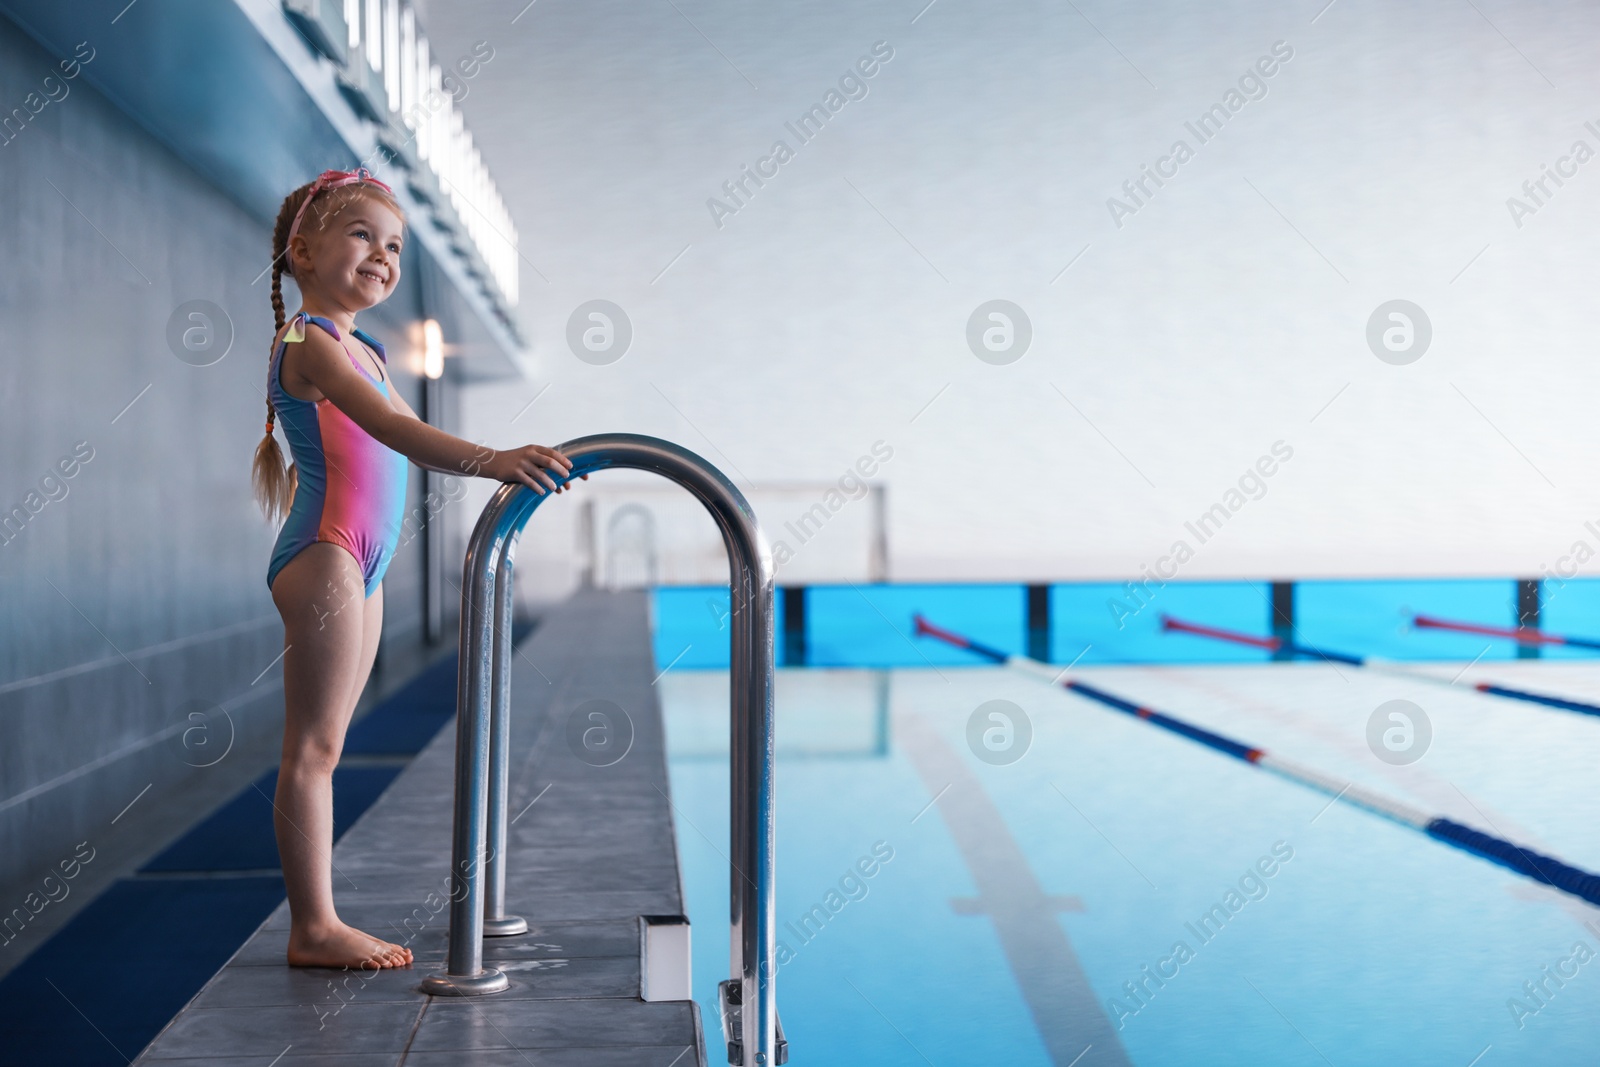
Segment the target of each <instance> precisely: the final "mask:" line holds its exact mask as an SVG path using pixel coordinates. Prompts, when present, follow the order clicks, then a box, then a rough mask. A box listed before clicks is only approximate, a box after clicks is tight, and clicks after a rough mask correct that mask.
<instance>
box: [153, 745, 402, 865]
mask: <svg viewBox="0 0 1600 1067" xmlns="http://www.w3.org/2000/svg"><path fill="white" fill-rule="evenodd" d="M400 771H401V768H400V767H340V768H339V769H337V770H335V771H334V772H333V839H334V840H335V841H337V840H338V839H339V838H340V837H343V836H344V832H345V831H346V830H348V829H350V827H351V825H352V824H353V823H354V822H355V821H356V820H357V819H359V818H361V816H362V814H364V813H365V812H366V810H367V809H368V808H370V807H372V804H373V801H375V800H377V799H378V796H379V794H381V793H382V792H383V791H384V790H385V789H387V788H388V787H389V783H390V782H392V781H394V779H395V776H396V775H398V774H399V773H400ZM277 788H278V771H277V769H276V768H274V769H272V770H270V771H268V772H267V773H266V774H263V775H262V776H261V777H260V778H258V779H256V780H255V781H254V782H252V783H251V784H250V785H249V786H247V787H246V788H245V789H244V790H243V791H242V792H240V793H239V795H238V796H236V797H234V798H233V799H232V800H230V801H228V802H227V803H226V804H224V805H223V806H222V807H220V808H218V809H217V810H216V811H214V812H212V813H211V814H210V815H209V816H208V817H207V818H206V819H205V820H204V821H203V822H201V823H200V824H199V825H198V826H196V827H195V828H194V829H192V830H190V831H189V832H188V833H186V834H184V835H183V836H182V837H180V838H179V839H178V840H177V841H174V842H173V843H172V844H171V845H170V846H168V848H167V849H166V851H164V852H162V853H161V854H160V855H158V856H156V857H155V858H154V859H152V860H151V861H150V862H149V863H146V864H145V865H144V866H143V867H141V868H139V869H140V870H141V871H145V872H149V871H256V870H271V869H272V868H275V867H277V866H278V839H277V837H276V835H275V832H274V830H273V826H272V798H273V796H274V795H275V791H276V790H277Z"/></svg>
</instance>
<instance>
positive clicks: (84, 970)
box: [0, 620, 533, 1067]
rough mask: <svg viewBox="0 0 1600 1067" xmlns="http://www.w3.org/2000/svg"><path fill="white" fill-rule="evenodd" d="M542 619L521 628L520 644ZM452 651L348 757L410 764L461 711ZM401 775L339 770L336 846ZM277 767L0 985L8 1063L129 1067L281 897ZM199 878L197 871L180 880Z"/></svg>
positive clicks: (382, 712) (100, 900)
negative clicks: (457, 707) (149, 875)
mask: <svg viewBox="0 0 1600 1067" xmlns="http://www.w3.org/2000/svg"><path fill="white" fill-rule="evenodd" d="M532 629H533V624H532V623H530V622H528V621H525V620H519V621H518V624H517V626H516V627H515V629H514V631H513V633H514V637H515V640H517V641H521V640H522V639H523V638H524V637H526V636H527V634H528V633H530V632H531V631H532ZM455 703H456V656H455V655H454V654H447V655H445V656H443V657H442V658H441V659H439V660H438V661H437V662H435V663H433V664H431V665H429V666H428V667H426V668H425V669H424V670H422V671H421V672H420V673H419V674H418V675H417V676H416V677H415V678H413V679H411V680H410V681H409V682H407V683H406V684H405V685H404V686H402V687H401V688H400V689H399V690H397V691H396V692H395V693H394V694H392V695H391V696H389V697H388V698H387V699H385V700H384V701H383V702H382V703H380V704H379V705H378V706H377V707H375V708H373V709H372V711H370V712H369V713H367V714H366V715H364V716H363V717H362V718H361V719H360V720H359V721H358V722H356V723H353V724H352V725H351V728H350V730H349V732H348V735H347V737H346V740H345V748H344V752H345V754H347V755H362V756H373V755H387V756H411V755H415V754H416V753H418V752H420V751H421V750H422V749H423V747H424V746H426V745H427V744H428V742H430V741H431V740H433V738H434V737H435V736H436V735H437V734H438V732H439V730H440V729H442V728H443V727H444V726H446V725H447V724H448V723H450V722H451V720H452V719H454V717H455ZM402 769H403V767H402V766H399V765H396V766H387V767H360V766H356V767H341V768H339V769H338V770H336V771H334V780H333V808H334V839H335V840H338V838H339V837H341V836H342V835H343V834H344V832H345V831H346V830H348V829H349V828H350V827H351V825H353V824H354V823H355V821H356V820H357V819H359V818H360V817H361V815H362V814H363V813H364V812H365V811H366V810H367V809H368V808H369V807H371V806H372V804H373V802H374V801H376V800H377V799H378V797H379V795H380V794H382V792H383V790H384V789H386V788H387V787H388V786H389V784H390V783H391V782H392V781H393V780H394V778H395V777H396V776H397V775H398V774H399V773H400V771H401V770H402ZM277 780H278V772H277V769H276V768H274V769H273V770H271V771H268V772H267V773H266V774H264V775H262V776H261V777H260V778H258V779H257V780H256V781H255V782H253V783H252V784H251V785H250V786H248V787H247V788H245V789H243V790H241V791H240V792H239V793H238V794H237V795H236V796H234V797H233V798H232V799H230V800H229V801H227V802H226V803H225V804H223V805H222V806H221V807H219V808H218V809H217V810H215V811H213V812H212V813H211V814H210V815H209V816H207V817H206V818H205V819H204V820H202V821H201V822H200V823H199V824H198V825H196V826H194V827H193V828H192V829H190V830H189V832H188V833H186V834H184V835H183V837H181V838H179V839H178V840H177V841H175V842H174V843H173V844H172V845H170V846H168V848H167V849H166V850H164V851H163V852H161V853H160V854H159V855H157V856H156V857H155V858H154V859H152V860H150V862H148V863H147V864H145V866H144V867H143V868H141V873H165V872H179V875H180V876H178V877H173V876H170V875H167V876H163V877H159V878H142V877H138V876H134V877H130V878H123V879H120V880H118V881H116V882H114V883H112V885H111V887H110V888H109V889H107V890H106V891H105V892H104V893H102V894H101V895H100V896H99V897H97V898H96V899H95V900H94V901H92V902H91V903H89V904H88V905H86V906H85V907H84V908H83V910H82V911H80V912H79V913H78V914H77V915H75V916H73V918H72V920H71V922H69V923H68V924H67V925H66V926H65V927H63V928H62V929H61V930H60V931H58V932H57V933H56V934H55V936H53V937H52V938H51V939H50V940H49V941H47V942H45V944H43V945H42V946H40V947H39V948H38V949H37V950H36V951H35V952H34V953H33V954H32V955H30V956H29V957H28V958H27V959H26V960H24V961H23V962H22V964H21V965H20V966H18V967H17V968H16V969H15V970H13V971H12V972H11V973H10V974H9V975H7V976H6V977H5V978H4V979H3V980H0V1067H38V1065H39V1064H50V1065H51V1067H125V1065H126V1064H127V1062H128V1061H129V1060H130V1059H132V1058H133V1057H135V1056H137V1055H138V1054H139V1052H140V1051H141V1050H143V1048H144V1046H145V1045H147V1044H148V1043H149V1042H150V1039H151V1038H153V1037H154V1036H155V1035H156V1034H157V1033H159V1032H160V1030H161V1028H162V1027H163V1026H165V1025H166V1023H167V1020H168V1019H170V1018H172V1016H173V1015H175V1014H177V1012H178V1011H179V1010H180V1009H181V1008H182V1007H183V1006H184V1005H185V1004H186V1003H188V1002H189V999H190V998H191V997H193V996H194V995H195V993H197V992H199V990H200V987H201V986H203V985H205V983H206V981H207V980H209V979H210V978H211V976H212V975H213V974H215V973H216V972H217V971H218V970H219V969H220V968H221V967H222V965H223V964H224V963H226V962H227V960H228V957H229V956H231V955H232V954H233V953H234V952H235V951H236V950H237V949H238V948H239V946H240V945H242V944H243V943H244V942H245V940H246V939H247V938H248V937H249V936H250V934H251V933H252V932H254V931H255V929H256V927H258V926H259V925H260V924H261V922H262V920H264V919H265V918H266V917H267V916H268V915H269V914H271V912H272V909H273V908H275V907H277V906H278V904H279V903H280V902H281V901H282V900H283V878H282V876H281V875H278V874H272V875H260V876H251V875H242V876H236V877H224V878H217V877H206V876H205V874H206V873H207V872H227V871H267V870H273V871H275V870H276V869H277V868H278V847H277V840H276V838H275V836H274V833H273V826H272V802H271V798H272V796H273V793H274V790H275V789H276V787H277ZM189 872H192V873H194V874H195V875H196V876H195V877H182V876H181V875H182V874H183V873H189Z"/></svg>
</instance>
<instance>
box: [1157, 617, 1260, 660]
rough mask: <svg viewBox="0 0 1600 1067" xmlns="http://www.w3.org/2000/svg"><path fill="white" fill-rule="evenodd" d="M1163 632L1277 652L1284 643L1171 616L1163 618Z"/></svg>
mask: <svg viewBox="0 0 1600 1067" xmlns="http://www.w3.org/2000/svg"><path fill="white" fill-rule="evenodd" d="M1161 628H1162V629H1163V630H1177V631H1178V632H1179V633H1186V634H1198V635H1200V636H1201V637H1214V638H1216V639H1217V640H1218V641H1232V642H1233V643H1234V644H1237V645H1251V646H1253V647H1255V648H1264V649H1267V650H1268V651H1270V652H1276V651H1277V650H1278V649H1280V648H1282V647H1283V641H1282V640H1280V639H1279V638H1276V637H1256V636H1255V635H1254V634H1242V633H1240V632H1238V631H1237V630H1221V629H1218V628H1217V627H1215V626H1201V625H1199V624H1198V623H1192V622H1183V621H1181V620H1179V619H1174V618H1173V617H1172V616H1171V615H1163V616H1161Z"/></svg>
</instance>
